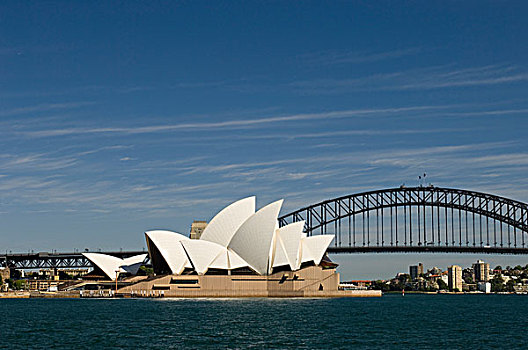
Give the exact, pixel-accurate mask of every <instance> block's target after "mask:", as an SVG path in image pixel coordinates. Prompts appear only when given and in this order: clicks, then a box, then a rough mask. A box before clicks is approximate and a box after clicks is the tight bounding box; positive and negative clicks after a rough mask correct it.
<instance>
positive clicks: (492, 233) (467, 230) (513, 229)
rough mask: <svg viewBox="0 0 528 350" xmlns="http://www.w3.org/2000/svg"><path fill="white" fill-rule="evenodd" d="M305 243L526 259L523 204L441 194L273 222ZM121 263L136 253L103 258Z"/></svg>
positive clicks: (71, 257)
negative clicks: (300, 232) (321, 238)
mask: <svg viewBox="0 0 528 350" xmlns="http://www.w3.org/2000/svg"><path fill="white" fill-rule="evenodd" d="M298 221H305V232H306V233H307V235H308V236H313V235H318V234H333V235H335V239H334V242H333V244H332V245H331V246H330V247H329V249H328V252H329V253H391V252H392V253H406V252H407V253H411V252H415V253H434V252H438V253H484V254H528V247H527V245H528V237H525V236H526V235H527V233H528V204H526V203H523V202H520V201H516V200H513V199H508V198H505V197H500V196H496V195H492V194H487V193H481V192H475V191H468V190H460V189H453V188H442V187H434V186H427V187H403V186H402V187H398V188H389V189H383V190H377V191H369V192H362V193H356V194H352V195H348V196H343V197H339V198H334V199H329V200H325V201H323V202H320V203H317V204H313V205H310V206H308V207H305V208H302V209H299V210H296V211H294V212H291V213H288V214H286V215H283V216H281V217H279V226H284V225H287V224H290V223H293V222H298ZM104 253H105V254H110V255H114V256H118V257H121V258H125V257H129V256H133V255H137V254H141V253H144V251H120V252H104ZM0 262H1V263H2V264H3V265H4V266H9V267H11V268H16V269H38V268H82V267H90V266H91V263H90V262H89V261H88V259H86V258H85V257H84V256H83V255H82V253H80V252H74V253H47V252H44V253H43V252H40V253H27V254H7V253H6V254H5V255H0Z"/></svg>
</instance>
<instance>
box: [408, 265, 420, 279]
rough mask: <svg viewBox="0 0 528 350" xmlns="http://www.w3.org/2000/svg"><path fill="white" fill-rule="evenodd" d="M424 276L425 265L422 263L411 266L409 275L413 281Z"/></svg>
mask: <svg viewBox="0 0 528 350" xmlns="http://www.w3.org/2000/svg"><path fill="white" fill-rule="evenodd" d="M422 274H423V264H422V263H419V264H418V265H411V266H409V275H411V279H412V280H415V279H417V278H418V277H419V276H420V275H422Z"/></svg>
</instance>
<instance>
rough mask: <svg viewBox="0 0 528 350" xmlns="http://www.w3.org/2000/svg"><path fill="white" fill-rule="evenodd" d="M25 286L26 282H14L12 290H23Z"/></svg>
mask: <svg viewBox="0 0 528 350" xmlns="http://www.w3.org/2000/svg"><path fill="white" fill-rule="evenodd" d="M25 286H26V281H24V280H16V281H15V282H14V283H13V289H16V290H21V289H24V287H25Z"/></svg>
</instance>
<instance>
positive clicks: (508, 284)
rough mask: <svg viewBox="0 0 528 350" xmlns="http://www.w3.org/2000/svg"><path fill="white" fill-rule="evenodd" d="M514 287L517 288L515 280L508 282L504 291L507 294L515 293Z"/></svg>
mask: <svg viewBox="0 0 528 350" xmlns="http://www.w3.org/2000/svg"><path fill="white" fill-rule="evenodd" d="M513 286H515V281H514V280H513V279H510V280H509V281H508V282H506V286H505V288H504V290H505V291H506V292H514V291H515V288H513Z"/></svg>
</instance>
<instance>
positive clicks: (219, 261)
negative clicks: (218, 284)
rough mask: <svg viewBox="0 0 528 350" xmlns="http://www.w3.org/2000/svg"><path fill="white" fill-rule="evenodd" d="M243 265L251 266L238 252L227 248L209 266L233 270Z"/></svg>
mask: <svg viewBox="0 0 528 350" xmlns="http://www.w3.org/2000/svg"><path fill="white" fill-rule="evenodd" d="M241 267H251V266H249V264H248V263H247V262H245V261H244V259H242V258H241V257H240V256H239V255H238V254H237V253H235V252H234V251H232V250H231V249H227V248H225V249H224V251H222V252H221V253H220V254H218V256H217V257H216V258H215V259H214V260H213V262H212V263H211V265H210V266H209V268H213V269H224V270H233V269H239V268H241Z"/></svg>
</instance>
